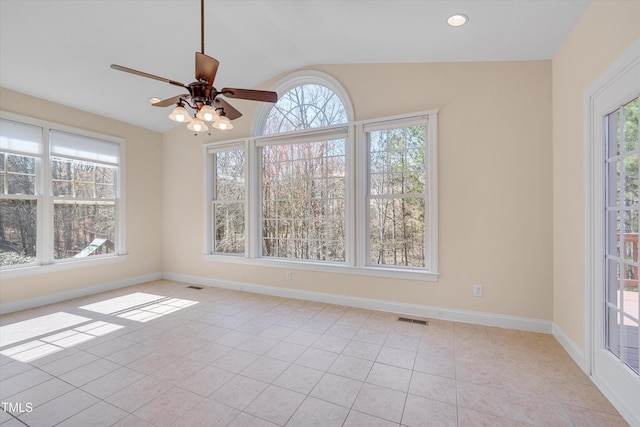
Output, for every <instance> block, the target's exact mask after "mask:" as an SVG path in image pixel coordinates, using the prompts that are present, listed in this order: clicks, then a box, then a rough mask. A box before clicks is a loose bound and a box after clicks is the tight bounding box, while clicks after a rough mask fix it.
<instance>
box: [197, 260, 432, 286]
mask: <svg viewBox="0 0 640 427" xmlns="http://www.w3.org/2000/svg"><path fill="white" fill-rule="evenodd" d="M204 259H205V261H210V262H222V263H229V264H243V265H255V266H259V267H274V268H286V269H290V270H304V271H315V272H319V273H320V272H321V273H339V274H353V275H359V276H373V277H387V278H391V279H406V280H421V281H426V282H437V281H438V276H439V273H434V272H432V271H424V270H415V269H405V268H391V267H353V266H348V265H342V264H328V263H317V262H312V261H288V260H284V259H275V260H274V259H269V260H267V259H264V258H245V257H243V256H236V255H214V254H204Z"/></svg>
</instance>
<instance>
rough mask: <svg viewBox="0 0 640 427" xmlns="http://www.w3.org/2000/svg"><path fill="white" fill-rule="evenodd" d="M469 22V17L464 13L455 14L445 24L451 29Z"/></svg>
mask: <svg viewBox="0 0 640 427" xmlns="http://www.w3.org/2000/svg"><path fill="white" fill-rule="evenodd" d="M467 22H469V17H468V16H467V15H465V14H464V13H456V14H454V15H451V16H450V17H448V18H447V24H449V25H450V26H452V27H460V26H462V25H464V24H466V23H467Z"/></svg>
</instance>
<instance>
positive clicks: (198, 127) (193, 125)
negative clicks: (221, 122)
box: [187, 117, 209, 132]
mask: <svg viewBox="0 0 640 427" xmlns="http://www.w3.org/2000/svg"><path fill="white" fill-rule="evenodd" d="M187 129H189V130H192V131H194V132H206V131H208V130H209V127H208V126H207V125H206V124H205V122H203V121H202V120H200V119H199V118H197V117H196V118H194V119H193V120H191V122H190V123H189V124H188V125H187Z"/></svg>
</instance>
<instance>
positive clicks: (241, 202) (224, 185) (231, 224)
mask: <svg viewBox="0 0 640 427" xmlns="http://www.w3.org/2000/svg"><path fill="white" fill-rule="evenodd" d="M245 162H246V153H245V150H244V148H242V149H237V150H231V151H221V152H217V153H215V171H216V176H215V190H214V192H215V194H214V201H213V218H214V225H215V227H214V233H215V236H214V252H216V253H222V254H242V253H244V251H245V244H246V242H245V240H246V236H245V225H244V218H245V203H246V202H245V192H246V189H245V188H246V187H245V184H246V183H245V167H246V166H245Z"/></svg>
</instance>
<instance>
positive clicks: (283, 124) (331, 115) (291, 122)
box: [254, 71, 353, 135]
mask: <svg viewBox="0 0 640 427" xmlns="http://www.w3.org/2000/svg"><path fill="white" fill-rule="evenodd" d="M276 92H277V93H278V98H279V99H278V102H277V103H276V104H264V105H263V106H262V109H261V110H260V111H259V112H258V114H257V116H256V123H255V126H254V134H255V135H274V134H278V133H284V132H291V131H296V130H304V129H312V128H320V127H325V126H332V125H338V124H343V123H349V122H351V121H353V111H352V108H351V102H350V101H349V97H348V95H347V93H346V91H345V90H344V88H343V87H342V86H341V85H340V83H338V81H337V80H335V79H334V78H332V77H331V76H329V75H326V74H324V73H320V72H317V71H315V72H312V71H304V72H299V73H295V74H293V75H289V76H287V77H286V78H285V79H284V80H282V81H281V82H280V83H279V84H278V85H276Z"/></svg>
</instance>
